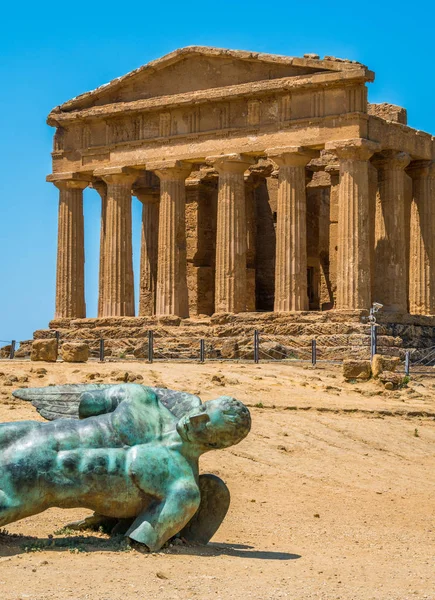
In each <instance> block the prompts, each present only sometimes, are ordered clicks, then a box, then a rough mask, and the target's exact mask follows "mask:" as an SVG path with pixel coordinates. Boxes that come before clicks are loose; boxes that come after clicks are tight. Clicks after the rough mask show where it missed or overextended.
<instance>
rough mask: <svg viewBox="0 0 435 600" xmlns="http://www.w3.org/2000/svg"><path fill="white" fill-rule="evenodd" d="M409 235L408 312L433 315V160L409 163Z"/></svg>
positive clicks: (434, 258) (434, 166) (434, 201)
mask: <svg viewBox="0 0 435 600" xmlns="http://www.w3.org/2000/svg"><path fill="white" fill-rule="evenodd" d="M408 175H410V177H411V178H412V203H411V222H410V228H411V236H410V253H409V312H410V313H411V314H415V315H433V314H435V244H434V231H435V207H434V203H435V163H434V162H430V161H416V162H413V163H411V166H410V167H409V169H408Z"/></svg>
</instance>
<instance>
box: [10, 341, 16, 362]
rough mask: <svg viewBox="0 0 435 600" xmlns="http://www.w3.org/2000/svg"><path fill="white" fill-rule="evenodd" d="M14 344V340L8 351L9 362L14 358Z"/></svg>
mask: <svg viewBox="0 0 435 600" xmlns="http://www.w3.org/2000/svg"><path fill="white" fill-rule="evenodd" d="M15 344H16V341H15V340H12V342H11V351H10V353H9V358H10V359H11V360H12V359H13V358H14V356H15Z"/></svg>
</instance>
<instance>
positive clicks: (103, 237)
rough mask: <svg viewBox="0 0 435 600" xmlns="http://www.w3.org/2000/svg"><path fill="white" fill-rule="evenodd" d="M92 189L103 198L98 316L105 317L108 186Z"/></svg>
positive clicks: (95, 184)
mask: <svg viewBox="0 0 435 600" xmlns="http://www.w3.org/2000/svg"><path fill="white" fill-rule="evenodd" d="M92 187H93V188H94V190H96V191H97V192H98V193H99V195H100V198H101V224H100V266H99V277H98V316H99V317H102V316H103V291H104V283H103V278H104V260H105V257H106V252H105V241H106V218H107V186H106V184H105V183H104V181H97V182H95V183H92Z"/></svg>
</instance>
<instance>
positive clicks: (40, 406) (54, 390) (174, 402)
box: [12, 383, 201, 421]
mask: <svg viewBox="0 0 435 600" xmlns="http://www.w3.org/2000/svg"><path fill="white" fill-rule="evenodd" d="M118 385H120V384H112V383H72V384H67V385H56V386H48V387H41V388H20V389H18V390H15V391H14V392H13V394H12V395H13V396H14V397H15V398H20V399H21V400H26V401H28V402H31V403H32V405H33V406H34V407H35V408H36V410H37V411H38V412H39V414H40V415H41V417H44V419H47V421H54V420H55V419H78V418H79V406H80V402H81V400H82V394H85V393H86V394H92V392H99V394H96V395H100V394H101V393H103V394H102V395H104V392H105V391H106V390H109V389H113V388H115V387H117V386H118ZM121 385H122V384H121ZM149 389H150V390H152V391H153V392H154V393H155V394H156V396H157V398H158V399H159V400H160V402H161V403H162V404H163V405H164V406H165V407H166V408H167V409H168V410H170V411H171V412H172V414H173V415H174V416H176V417H177V418H181V417H182V416H183V415H185V414H186V413H187V412H189V411H190V410H192V409H193V408H196V407H198V406H200V405H201V399H200V398H199V397H198V396H195V395H194V394H188V393H187V392H177V391H175V390H168V389H166V388H156V387H150V388H149ZM120 401H122V399H120ZM116 406H117V404H112V407H111V410H114V409H115V408H116ZM102 412H108V411H107V410H105V411H99V412H96V413H95V414H101V413H102ZM88 416H91V415H88Z"/></svg>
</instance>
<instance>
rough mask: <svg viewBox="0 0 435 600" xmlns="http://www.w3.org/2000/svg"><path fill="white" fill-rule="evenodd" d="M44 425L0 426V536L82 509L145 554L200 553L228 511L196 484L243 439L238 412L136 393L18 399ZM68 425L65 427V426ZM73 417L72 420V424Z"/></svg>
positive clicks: (223, 499)
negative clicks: (19, 524)
mask: <svg viewBox="0 0 435 600" xmlns="http://www.w3.org/2000/svg"><path fill="white" fill-rule="evenodd" d="M14 396H16V397H18V398H22V399H26V400H31V401H32V403H33V404H34V405H35V406H36V407H37V409H38V410H39V412H40V413H41V415H42V416H44V417H45V418H47V419H51V420H52V422H50V423H41V422H37V421H24V422H16V423H3V424H0V527H2V526H4V525H7V524H8V523H11V522H13V521H17V520H19V519H23V518H25V517H28V516H30V515H35V514H38V513H40V512H42V511H44V510H46V509H47V508H50V507H53V506H57V507H61V508H77V507H84V508H89V509H91V510H93V511H95V518H94V519H90V520H89V519H88V520H85V522H84V524H85V525H86V524H88V523H89V522H91V523H95V522H100V521H104V520H107V519H109V520H110V519H113V520H114V523H117V527H116V530H117V531H120V529H122V528H124V529H126V532H125V535H126V536H127V537H128V538H130V539H131V540H133V541H135V542H138V543H140V544H143V545H144V546H146V547H147V548H148V549H149V550H151V551H153V550H158V549H159V548H161V547H162V545H163V544H164V543H165V542H166V541H167V540H169V539H170V538H171V537H173V536H175V535H176V534H180V532H181V535H183V537H185V538H186V539H188V540H196V541H199V542H201V543H206V542H207V541H208V540H209V539H210V538H211V536H212V535H213V534H214V533H215V531H216V530H217V528H218V527H219V525H220V523H221V521H222V519H223V518H224V516H225V514H226V511H227V509H228V506H229V493H228V490H227V488H226V486H225V484H224V483H223V482H222V481H221V480H220V479H219V478H217V477H215V476H213V475H201V476H200V475H199V472H198V459H199V457H200V455H201V454H203V453H204V452H208V451H209V450H214V449H219V448H226V447H228V446H231V445H233V444H237V443H238V442H240V441H241V440H242V439H243V438H244V437H245V436H246V435H247V434H248V432H249V430H250V426H251V420H250V414H249V411H248V409H247V408H246V406H244V404H242V403H241V402H239V401H237V400H235V399H234V398H230V397H225V396H223V397H221V398H218V399H216V400H211V401H208V402H205V403H204V404H202V403H201V400H200V399H199V398H198V397H197V396H193V395H191V394H185V393H182V392H172V391H171V390H166V389H158V388H149V387H145V386H142V385H136V384H123V385H105V384H101V385H98V384H91V385H81V384H79V385H69V386H59V387H49V388H34V389H20V390H17V391H16V392H14ZM65 417H68V418H65ZM77 417H80V419H79V420H77Z"/></svg>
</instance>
